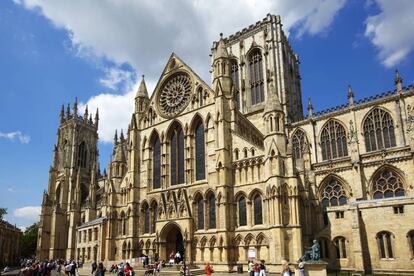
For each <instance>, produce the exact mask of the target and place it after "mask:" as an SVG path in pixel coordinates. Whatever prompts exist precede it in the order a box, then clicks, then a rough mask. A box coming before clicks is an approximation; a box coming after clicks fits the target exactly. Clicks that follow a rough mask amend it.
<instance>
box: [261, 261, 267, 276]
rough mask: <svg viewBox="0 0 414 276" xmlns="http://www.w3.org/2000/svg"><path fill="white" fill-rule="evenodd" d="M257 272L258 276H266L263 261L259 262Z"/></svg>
mask: <svg viewBox="0 0 414 276" xmlns="http://www.w3.org/2000/svg"><path fill="white" fill-rule="evenodd" d="M259 270H260V272H259V276H266V266H265V261H264V260H261V261H260V265H259Z"/></svg>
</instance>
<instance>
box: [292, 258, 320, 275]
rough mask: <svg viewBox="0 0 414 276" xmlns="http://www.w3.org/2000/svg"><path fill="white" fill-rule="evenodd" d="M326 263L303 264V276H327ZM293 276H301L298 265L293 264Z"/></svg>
mask: <svg viewBox="0 0 414 276" xmlns="http://www.w3.org/2000/svg"><path fill="white" fill-rule="evenodd" d="M327 265H328V263H327V262H324V261H317V262H305V267H304V268H305V276H327V274H326V266H327ZM295 276H302V274H301V271H300V269H299V267H298V264H295Z"/></svg>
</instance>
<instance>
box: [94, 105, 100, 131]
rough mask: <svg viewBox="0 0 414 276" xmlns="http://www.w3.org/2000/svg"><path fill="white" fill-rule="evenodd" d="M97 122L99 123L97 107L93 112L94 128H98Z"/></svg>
mask: <svg viewBox="0 0 414 276" xmlns="http://www.w3.org/2000/svg"><path fill="white" fill-rule="evenodd" d="M98 123H99V109H98V108H97V109H96V113H95V127H96V129H98Z"/></svg>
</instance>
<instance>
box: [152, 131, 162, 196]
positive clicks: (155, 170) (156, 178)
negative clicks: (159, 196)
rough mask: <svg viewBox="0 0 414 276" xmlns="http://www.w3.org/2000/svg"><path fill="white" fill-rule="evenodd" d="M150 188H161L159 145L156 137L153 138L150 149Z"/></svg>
mask: <svg viewBox="0 0 414 276" xmlns="http://www.w3.org/2000/svg"><path fill="white" fill-rule="evenodd" d="M152 187H153V189H158V188H160V187H161V145H160V140H159V139H158V136H157V137H155V139H154V143H153V148H152Z"/></svg>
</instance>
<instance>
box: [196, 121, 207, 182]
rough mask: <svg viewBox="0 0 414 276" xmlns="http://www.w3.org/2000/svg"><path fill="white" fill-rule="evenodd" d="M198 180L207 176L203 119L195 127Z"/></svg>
mask: <svg viewBox="0 0 414 276" xmlns="http://www.w3.org/2000/svg"><path fill="white" fill-rule="evenodd" d="M195 162H196V180H201V179H205V178H206V168H205V143H204V126H203V123H202V122H201V120H200V121H199V122H198V123H197V125H196V127H195Z"/></svg>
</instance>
